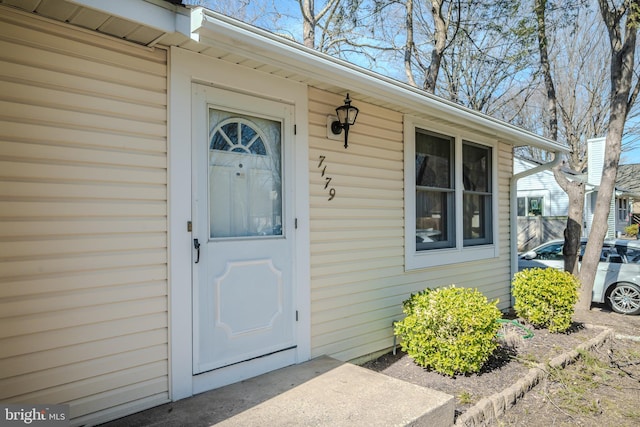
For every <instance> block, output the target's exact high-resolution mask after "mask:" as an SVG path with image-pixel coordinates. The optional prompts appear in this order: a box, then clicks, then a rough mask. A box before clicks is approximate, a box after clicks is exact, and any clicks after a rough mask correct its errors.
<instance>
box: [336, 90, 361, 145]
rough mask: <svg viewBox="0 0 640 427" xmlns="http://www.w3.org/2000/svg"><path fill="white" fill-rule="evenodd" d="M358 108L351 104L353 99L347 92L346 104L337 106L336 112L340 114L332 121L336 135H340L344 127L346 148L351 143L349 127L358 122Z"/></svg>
mask: <svg viewBox="0 0 640 427" xmlns="http://www.w3.org/2000/svg"><path fill="white" fill-rule="evenodd" d="M358 111H359V110H358V108H357V107H354V106H352V105H351V100H350V99H349V94H348V93H347V97H346V98H345V100H344V105H341V106H339V107H338V108H336V114H337V115H338V120H334V121H332V122H331V132H333V134H334V135H340V132H342V130H343V129H344V148H347V147H348V145H349V142H348V141H349V127H350V126H353V124H354V123H355V122H356V117H358Z"/></svg>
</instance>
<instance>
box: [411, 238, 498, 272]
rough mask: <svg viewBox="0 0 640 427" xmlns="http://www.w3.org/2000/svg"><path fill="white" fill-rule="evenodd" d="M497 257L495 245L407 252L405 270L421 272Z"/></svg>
mask: <svg viewBox="0 0 640 427" xmlns="http://www.w3.org/2000/svg"><path fill="white" fill-rule="evenodd" d="M497 257H498V248H497V246H496V245H495V244H493V245H483V246H472V247H464V248H447V249H431V250H426V251H420V252H412V253H409V251H407V253H406V254H405V270H406V271H411V270H419V269H421V268H429V267H437V266H442V265H452V264H461V263H465V262H470V261H479V260H484V259H491V258H497Z"/></svg>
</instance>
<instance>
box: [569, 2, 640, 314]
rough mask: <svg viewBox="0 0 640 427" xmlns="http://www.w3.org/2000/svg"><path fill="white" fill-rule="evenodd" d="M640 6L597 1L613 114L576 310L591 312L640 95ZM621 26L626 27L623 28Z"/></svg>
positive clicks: (583, 258) (610, 116) (581, 272)
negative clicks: (639, 57)
mask: <svg viewBox="0 0 640 427" xmlns="http://www.w3.org/2000/svg"><path fill="white" fill-rule="evenodd" d="M639 3H640V2H639V1H638V0H632V1H628V2H627V1H625V6H627V7H626V8H622V7H621V8H619V9H613V8H610V5H609V2H608V1H607V0H598V4H599V6H600V13H601V14H602V19H603V20H604V23H605V25H606V26H607V30H608V32H609V41H610V44H611V113H610V114H609V130H608V132H607V139H606V141H605V150H604V165H603V169H602V180H601V181H600V188H599V190H598V197H597V199H596V208H595V211H594V215H593V225H592V227H591V232H590V233H589V242H588V243H587V247H586V249H585V253H584V255H583V257H582V267H581V269H580V276H579V277H580V281H581V282H582V288H581V289H580V298H579V301H578V306H577V308H578V309H579V310H588V309H589V308H590V307H591V294H592V292H593V282H594V279H595V276H596V271H597V269H598V263H599V261H600V253H601V251H602V243H603V242H604V238H605V235H606V234H607V229H608V222H607V219H608V217H609V211H610V206H611V199H612V197H613V194H614V189H615V183H616V174H617V171H618V163H619V161H620V152H621V151H622V135H623V132H624V125H625V122H626V120H627V115H628V113H629V109H630V108H631V106H632V105H633V103H634V101H635V99H636V97H637V95H638V85H637V84H636V86H635V88H634V90H633V91H632V90H631V87H632V81H633V78H634V63H635V49H636V39H637V31H638V22H637V21H638V13H639V12H638V11H639V10H640V4H639ZM623 18H625V19H623ZM620 26H623V27H622V28H620ZM623 33H624V36H623Z"/></svg>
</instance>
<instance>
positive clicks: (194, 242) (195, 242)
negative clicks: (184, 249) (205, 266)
mask: <svg viewBox="0 0 640 427" xmlns="http://www.w3.org/2000/svg"><path fill="white" fill-rule="evenodd" d="M193 247H194V248H195V250H196V251H198V253H197V254H196V264H197V263H199V262H200V242H198V239H193Z"/></svg>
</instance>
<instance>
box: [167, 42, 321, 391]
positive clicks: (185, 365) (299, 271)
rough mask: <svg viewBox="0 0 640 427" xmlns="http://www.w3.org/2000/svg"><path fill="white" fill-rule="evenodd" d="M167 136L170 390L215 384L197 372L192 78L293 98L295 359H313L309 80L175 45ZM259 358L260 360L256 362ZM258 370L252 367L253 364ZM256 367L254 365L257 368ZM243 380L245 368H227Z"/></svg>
mask: <svg viewBox="0 0 640 427" xmlns="http://www.w3.org/2000/svg"><path fill="white" fill-rule="evenodd" d="M169 62H170V79H169V88H168V89H169V90H168V93H169V99H170V102H169V120H168V123H169V140H168V142H167V150H168V159H169V160H168V200H169V213H168V227H169V230H168V237H169V242H168V252H169V260H168V269H169V292H168V293H169V309H168V311H169V355H168V357H169V391H170V396H171V399H172V400H174V401H175V400H179V399H182V398H185V397H189V396H192V395H193V394H195V393H199V392H202V391H205V390H207V389H209V388H207V387H215V386H216V385H215V384H213V386H212V385H211V384H208V385H207V384H204V385H203V384H200V383H198V382H196V381H195V380H194V377H193V375H192V360H193V358H192V355H193V342H192V341H193V340H192V333H193V330H192V318H193V309H192V304H191V302H192V291H191V283H192V262H193V260H192V255H193V240H192V237H191V233H190V232H188V231H187V223H188V221H191V215H192V213H191V191H185V189H190V188H191V177H192V170H191V154H192V153H191V87H192V86H191V85H192V83H201V84H208V85H213V86H216V87H220V88H223V89H226V90H232V91H238V92H240V93H244V94H253V95H255V96H258V97H263V98H267V99H271V100H276V101H280V102H285V103H289V104H291V105H292V106H293V108H294V117H295V124H296V128H297V130H296V135H295V136H294V142H293V145H294V147H293V166H294V182H293V183H292V185H293V188H292V193H293V203H294V212H295V218H296V220H297V228H296V230H295V232H294V246H295V248H296V258H295V265H294V273H293V278H294V282H295V287H296V292H295V307H296V310H297V311H298V322H297V323H296V328H295V340H296V343H297V347H296V348H295V349H293V350H292V353H293V359H292V360H293V363H301V362H303V361H307V360H309V359H310V358H311V319H310V311H311V310H310V309H311V300H310V298H311V291H310V265H309V264H310V254H309V252H310V247H309V246H310V230H309V194H308V191H307V189H308V182H309V170H308V159H309V148H308V97H307V87H306V85H304V84H300V83H295V82H291V81H287V80H286V79H283V78H279V77H275V76H271V75H268V74H264V73H261V72H258V71H255V70H251V69H247V68H245V67H242V66H237V65H234V64H229V63H226V62H224V61H220V60H217V59H214V58H210V57H207V56H204V55H200V54H197V53H194V52H189V51H186V50H184V49H181V48H179V47H172V48H171V49H170V61H169ZM260 362H261V360H260V359H256V361H255V363H252V364H255V365H257V364H259V363H260ZM252 369H253V368H252ZM252 372H257V371H252ZM229 375H230V378H231V380H232V382H233V381H240V380H241V378H240V376H239V375H240V374H239V373H238V372H232V373H230V374H229Z"/></svg>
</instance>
